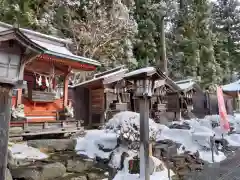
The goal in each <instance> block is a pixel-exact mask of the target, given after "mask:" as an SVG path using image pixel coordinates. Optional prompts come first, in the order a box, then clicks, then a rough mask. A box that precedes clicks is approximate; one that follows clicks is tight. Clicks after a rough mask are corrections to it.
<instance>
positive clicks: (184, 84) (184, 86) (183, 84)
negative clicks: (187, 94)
mask: <svg viewBox="0 0 240 180" xmlns="http://www.w3.org/2000/svg"><path fill="white" fill-rule="evenodd" d="M175 83H176V84H177V85H178V86H179V87H180V88H181V90H188V89H191V88H193V86H194V85H195V84H196V82H195V81H194V80H193V79H186V80H181V81H176V82H175Z"/></svg>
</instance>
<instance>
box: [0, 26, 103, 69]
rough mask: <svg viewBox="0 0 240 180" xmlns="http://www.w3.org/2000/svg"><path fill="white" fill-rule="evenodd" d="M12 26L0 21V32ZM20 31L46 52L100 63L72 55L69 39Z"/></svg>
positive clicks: (97, 64) (84, 61) (98, 64)
mask: <svg viewBox="0 0 240 180" xmlns="http://www.w3.org/2000/svg"><path fill="white" fill-rule="evenodd" d="M13 28H14V26H12V25H10V24H6V23H3V22H0V32H2V31H7V30H11V29H13ZM19 30H20V32H21V33H23V35H25V36H26V37H27V38H29V39H30V40H31V41H32V42H33V43H35V44H37V45H39V46H41V47H43V48H45V49H47V50H48V51H47V52H46V53H47V54H50V55H54V56H60V57H63V58H66V59H71V60H74V61H80V62H83V63H87V64H92V65H95V66H100V63H99V62H98V61H96V60H93V59H89V58H85V57H81V56H77V55H74V54H73V53H72V52H71V51H69V50H68V49H67V47H66V46H67V45H68V44H70V43H72V42H71V41H69V40H66V39H62V38H57V37H54V36H49V35H46V34H42V33H39V32H35V31H32V30H28V29H23V28H19Z"/></svg>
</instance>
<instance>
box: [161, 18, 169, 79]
mask: <svg viewBox="0 0 240 180" xmlns="http://www.w3.org/2000/svg"><path fill="white" fill-rule="evenodd" d="M164 28H165V26H164V17H162V18H161V48H162V49H161V57H162V62H163V71H164V72H165V74H166V75H168V64H167V57H166V41H165V30H164ZM160 64H161V63H160Z"/></svg>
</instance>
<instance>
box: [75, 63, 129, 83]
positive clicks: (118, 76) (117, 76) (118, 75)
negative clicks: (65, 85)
mask: <svg viewBox="0 0 240 180" xmlns="http://www.w3.org/2000/svg"><path fill="white" fill-rule="evenodd" d="M127 71H128V69H126V68H124V69H120V70H118V71H115V72H112V73H109V74H105V75H103V76H99V77H97V78H93V79H90V80H88V81H84V82H81V83H79V84H76V85H74V86H73V87H78V86H84V85H87V84H90V83H93V82H95V81H98V80H103V84H108V83H112V82H116V81H119V80H121V79H122V78H123V76H124V74H125V73H126V72H127ZM113 76H114V78H112V79H111V80H109V79H110V78H111V77H113Z"/></svg>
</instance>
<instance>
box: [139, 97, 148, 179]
mask: <svg viewBox="0 0 240 180" xmlns="http://www.w3.org/2000/svg"><path fill="white" fill-rule="evenodd" d="M139 105H140V180H150V173H149V101H148V97H146V96H144V97H143V98H140V99H139Z"/></svg>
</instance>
